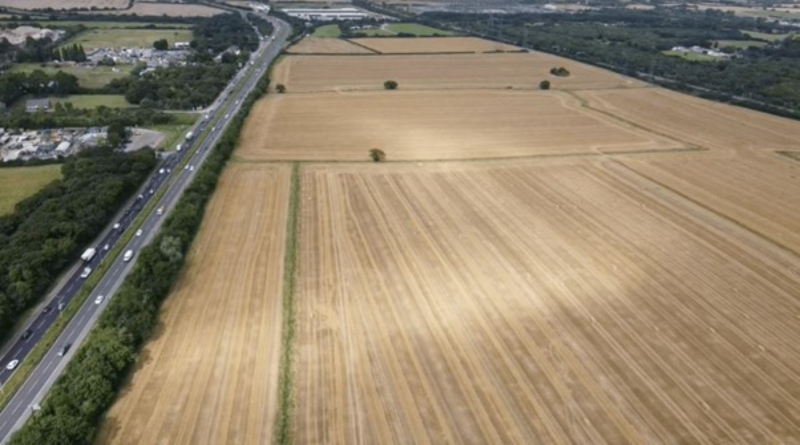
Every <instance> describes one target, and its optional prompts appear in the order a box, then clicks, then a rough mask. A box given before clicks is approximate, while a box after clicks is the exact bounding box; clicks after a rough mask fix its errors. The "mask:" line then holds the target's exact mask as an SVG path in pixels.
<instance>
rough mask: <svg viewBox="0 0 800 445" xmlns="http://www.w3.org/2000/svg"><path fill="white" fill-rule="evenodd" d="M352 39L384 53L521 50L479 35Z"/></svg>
mask: <svg viewBox="0 0 800 445" xmlns="http://www.w3.org/2000/svg"><path fill="white" fill-rule="evenodd" d="M351 41H353V42H355V43H358V44H359V45H363V46H366V47H368V48H372V49H373V50H375V51H377V52H379V53H384V54H404V53H405V54H408V53H410V54H414V53H489V52H509V51H520V48H518V47H516V46H512V45H507V44H505V43H499V42H493V41H491V40H485V39H479V38H477V37H447V38H441V37H418V38H415V39H408V38H394V39H393V38H386V37H375V38H361V39H351Z"/></svg>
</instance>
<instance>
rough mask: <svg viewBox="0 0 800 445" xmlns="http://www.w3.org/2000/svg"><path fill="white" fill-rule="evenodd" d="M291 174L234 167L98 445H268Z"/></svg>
mask: <svg viewBox="0 0 800 445" xmlns="http://www.w3.org/2000/svg"><path fill="white" fill-rule="evenodd" d="M290 172H291V169H290V168H289V167H284V166H263V165H235V166H231V167H228V169H227V170H226V172H225V174H224V176H223V177H222V179H221V182H220V184H219V186H218V189H217V192H216V193H215V194H214V197H213V199H212V202H211V203H210V205H209V208H208V210H207V212H206V218H205V220H204V222H203V226H202V228H201V231H200V234H199V235H198V238H197V241H196V242H195V245H194V246H193V248H192V251H191V253H190V257H189V259H188V263H187V264H188V266H187V267H186V270H185V271H184V276H183V277H182V278H181V280H180V282H179V283H178V284H177V287H176V288H175V289H174V290H173V293H172V295H171V296H170V297H169V299H168V300H167V301H166V303H165V305H164V308H163V309H162V312H161V317H160V327H159V331H158V332H157V334H156V335H155V336H154V338H153V339H152V340H151V341H150V342H149V343H148V344H147V346H146V347H145V349H144V352H143V354H142V357H143V362H141V363H140V365H139V366H138V368H137V369H136V370H135V372H134V373H133V376H132V378H131V381H130V382H128V383H127V385H126V386H125V388H124V389H123V391H122V396H121V397H120V398H119V400H118V401H117V402H116V403H115V404H114V406H113V407H112V409H111V410H110V411H109V413H108V414H107V417H106V420H105V422H104V424H103V427H102V430H101V432H100V437H99V440H98V443H112V444H132V445H133V444H156V443H169V444H223V443H230V444H234V443H240V444H266V443H270V440H271V439H272V436H273V431H272V427H273V418H274V416H275V413H276V410H277V406H278V402H277V395H276V392H277V378H278V377H277V376H278V365H279V357H280V336H281V316H282V315H281V310H282V308H281V306H282V300H281V287H282V281H283V280H282V278H283V258H284V246H285V240H284V234H285V231H286V217H287V207H288V206H287V203H288V197H289V177H290Z"/></svg>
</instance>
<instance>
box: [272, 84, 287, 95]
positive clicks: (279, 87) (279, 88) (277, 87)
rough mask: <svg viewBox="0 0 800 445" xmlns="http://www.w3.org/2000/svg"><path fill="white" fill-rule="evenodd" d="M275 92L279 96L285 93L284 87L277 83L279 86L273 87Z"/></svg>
mask: <svg viewBox="0 0 800 445" xmlns="http://www.w3.org/2000/svg"><path fill="white" fill-rule="evenodd" d="M275 91H277V92H278V93H279V94H283V93H285V92H286V85H284V84H282V83H279V84H277V85H275Z"/></svg>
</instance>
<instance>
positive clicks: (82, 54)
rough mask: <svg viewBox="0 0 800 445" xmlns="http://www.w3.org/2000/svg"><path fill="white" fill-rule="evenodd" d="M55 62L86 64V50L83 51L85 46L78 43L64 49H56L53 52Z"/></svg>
mask: <svg viewBox="0 0 800 445" xmlns="http://www.w3.org/2000/svg"><path fill="white" fill-rule="evenodd" d="M53 60H60V61H62V62H66V61H72V62H86V60H87V58H86V50H84V49H83V45H79V44H77V43H73V44H72V45H68V46H64V47H63V48H56V49H54V50H53Z"/></svg>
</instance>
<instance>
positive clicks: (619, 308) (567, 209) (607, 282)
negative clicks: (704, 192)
mask: <svg viewBox="0 0 800 445" xmlns="http://www.w3.org/2000/svg"><path fill="white" fill-rule="evenodd" d="M301 196H302V210H301V218H300V254H299V269H298V270H299V282H298V286H299V287H298V295H297V301H298V305H299V308H298V314H297V320H298V339H297V341H298V343H297V362H296V369H297V371H296V372H297V379H296V385H297V386H296V391H297V393H296V399H295V400H296V421H295V428H296V429H295V431H296V433H295V434H296V441H297V443H304V444H311V443H364V444H371V443H420V444H424V443H476V444H482V443H519V444H529V443H543V444H553V443H596V444H600V443H608V444H618V443H709V444H718V443H737V442H747V443H791V441H792V440H794V439H796V438H797V437H799V436H800V417H799V415H798V412H800V411H799V410H800V385H798V380H799V379H800V376H799V375H798V369H800V346H798V345H800V330H798V329H797V323H798V321H797V320H798V317H800V302H798V295H800V276H799V275H798V261H797V257H796V256H794V255H790V254H787V253H786V252H784V251H782V250H781V249H778V248H775V247H774V246H773V245H771V244H770V243H767V242H764V240H763V239H761V238H760V237H758V236H755V235H753V234H751V233H750V232H748V231H746V230H743V229H742V228H741V227H738V226H737V225H735V224H732V223H730V222H728V221H726V220H724V219H721V218H719V217H717V216H716V215H715V214H713V213H710V212H707V211H705V210H704V209H703V208H701V207H698V206H695V205H693V204H692V203H690V202H688V201H686V200H685V199H683V198H682V197H681V196H679V195H676V194H673V193H671V192H669V191H667V190H665V189H663V188H660V187H658V186H655V185H654V184H653V183H652V182H650V181H648V180H646V179H644V178H643V177H641V176H639V175H637V174H635V173H633V172H631V171H630V170H628V169H626V168H624V167H622V166H620V165H619V164H617V163H616V162H613V161H604V162H601V161H595V160H574V161H568V162H567V161H564V162H550V163H548V162H541V163H536V164H527V165H524V166H523V165H520V166H516V167H508V166H492V167H474V168H470V167H462V166H461V165H455V164H443V165H438V166H437V165H426V166H415V165H413V164H411V165H409V164H406V165H397V166H392V165H388V166H385V167H384V166H341V167H340V166H335V165H323V166H312V167H308V168H306V169H304V170H303V175H302V186H301ZM766 301H769V304H765V302H766Z"/></svg>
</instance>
